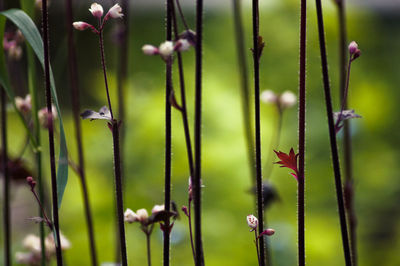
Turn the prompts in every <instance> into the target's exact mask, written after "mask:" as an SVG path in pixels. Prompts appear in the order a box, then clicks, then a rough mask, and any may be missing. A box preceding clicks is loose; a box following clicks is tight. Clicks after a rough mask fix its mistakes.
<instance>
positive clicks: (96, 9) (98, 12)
mask: <svg viewBox="0 0 400 266" xmlns="http://www.w3.org/2000/svg"><path fill="white" fill-rule="evenodd" d="M89 11H90V13H92V15H93V16H94V17H96V18H101V17H102V16H103V7H102V6H101V5H99V4H97V3H93V4H92V5H91V6H90V8H89Z"/></svg>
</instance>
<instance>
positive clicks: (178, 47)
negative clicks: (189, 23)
mask: <svg viewBox="0 0 400 266" xmlns="http://www.w3.org/2000/svg"><path fill="white" fill-rule="evenodd" d="M189 49H190V43H189V42H188V40H186V39H180V40H178V41H177V42H176V44H175V48H174V50H175V51H179V52H184V51H187V50H189Z"/></svg>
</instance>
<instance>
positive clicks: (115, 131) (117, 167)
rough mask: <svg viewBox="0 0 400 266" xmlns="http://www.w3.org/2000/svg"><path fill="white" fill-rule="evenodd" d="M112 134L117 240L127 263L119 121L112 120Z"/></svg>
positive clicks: (124, 265) (124, 263) (124, 262)
mask: <svg viewBox="0 0 400 266" xmlns="http://www.w3.org/2000/svg"><path fill="white" fill-rule="evenodd" d="M112 136H113V147H114V177H115V196H116V205H117V206H116V207H117V218H118V230H119V242H120V246H121V260H122V265H123V266H127V265H128V258H127V253H126V240H125V224H124V203H123V193H122V177H121V160H120V143H119V123H118V122H117V121H116V120H113V121H112Z"/></svg>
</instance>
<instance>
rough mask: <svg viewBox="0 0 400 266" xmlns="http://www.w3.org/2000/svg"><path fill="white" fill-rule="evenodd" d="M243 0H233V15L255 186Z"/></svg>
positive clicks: (252, 175)
mask: <svg viewBox="0 0 400 266" xmlns="http://www.w3.org/2000/svg"><path fill="white" fill-rule="evenodd" d="M241 11H242V7H241V0H233V17H234V19H233V20H234V27H235V37H236V45H237V60H238V69H239V78H240V84H241V90H240V92H241V97H240V98H241V100H242V114H243V115H242V118H243V129H244V134H245V138H246V148H247V157H248V162H249V169H250V175H251V176H250V179H251V182H252V183H253V186H255V180H256V172H255V168H254V165H255V159H254V137H253V129H252V121H251V105H250V87H249V70H248V66H247V60H246V48H245V41H244V40H245V36H244V29H243V19H242V13H241Z"/></svg>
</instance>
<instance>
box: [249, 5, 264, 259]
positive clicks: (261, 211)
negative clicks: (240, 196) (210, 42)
mask: <svg viewBox="0 0 400 266" xmlns="http://www.w3.org/2000/svg"><path fill="white" fill-rule="evenodd" d="M252 7H253V12H252V16H253V63H254V108H255V112H254V114H255V148H256V154H255V155H256V165H255V166H256V189H257V217H258V220H259V223H258V229H259V231H260V232H262V231H263V227H264V207H263V194H262V189H263V188H262V170H261V127H260V58H259V49H260V47H259V46H258V44H259V43H258V40H259V4H258V0H253V5H252ZM258 242H259V248H260V258H259V261H260V265H261V266H264V265H265V249H266V248H265V245H264V244H265V243H264V237H260V238H259V239H258Z"/></svg>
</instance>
